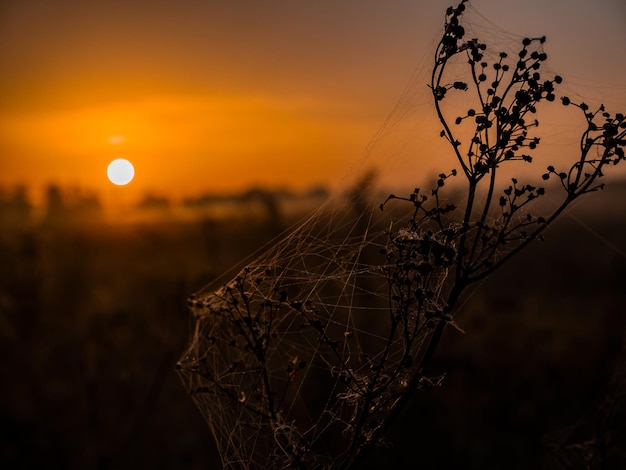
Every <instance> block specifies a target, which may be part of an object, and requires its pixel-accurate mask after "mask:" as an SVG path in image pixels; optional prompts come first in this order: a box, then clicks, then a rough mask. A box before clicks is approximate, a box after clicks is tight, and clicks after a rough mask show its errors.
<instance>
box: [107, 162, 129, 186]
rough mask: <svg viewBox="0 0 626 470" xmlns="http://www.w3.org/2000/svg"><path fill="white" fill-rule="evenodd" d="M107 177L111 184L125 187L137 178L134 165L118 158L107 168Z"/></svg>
mask: <svg viewBox="0 0 626 470" xmlns="http://www.w3.org/2000/svg"><path fill="white" fill-rule="evenodd" d="M107 176H108V177H109V180H110V181H111V183H113V184H116V185H118V186H124V185H125V184H128V183H130V182H131V181H132V179H133V177H134V176H135V168H134V167H133V164H132V163H131V162H129V161H128V160H126V159H125V158H116V159H115V160H113V161H112V162H111V163H109V166H108V167H107Z"/></svg>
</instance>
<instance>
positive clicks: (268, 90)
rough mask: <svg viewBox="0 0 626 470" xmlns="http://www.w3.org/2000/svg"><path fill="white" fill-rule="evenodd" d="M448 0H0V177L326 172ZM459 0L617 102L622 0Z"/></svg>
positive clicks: (360, 141)
mask: <svg viewBox="0 0 626 470" xmlns="http://www.w3.org/2000/svg"><path fill="white" fill-rule="evenodd" d="M449 4H450V2H448V1H447V0H437V1H415V0H396V1H393V2H381V1H377V0H366V1H361V0H359V1H356V0H350V1H342V2H336V1H329V0H323V1H315V2H313V1H298V2H293V1H287V0H271V1H264V2H258V1H250V0H241V1H235V2H226V1H213V0H185V1H181V2H171V1H167V0H150V1H147V0H145V1H144V0H134V1H131V2H129V1H125V0H111V1H106V2H104V1H91V2H83V1H79V0H58V1H55V2H50V1H47V0H24V1H19V2H18V1H10V0H2V1H1V2H0V67H1V70H2V73H1V74H0V103H1V104H0V162H1V164H2V172H0V185H2V186H4V187H12V186H14V185H16V184H24V185H27V186H28V187H29V188H30V192H31V196H32V197H34V198H35V199H36V200H37V201H41V199H42V197H43V196H42V193H43V192H44V190H43V188H44V187H45V186H46V185H47V184H49V183H56V184H60V185H63V186H69V185H71V186H78V187H81V188H83V189H88V190H93V191H97V194H98V196H99V197H100V198H101V199H105V200H107V202H111V201H109V200H111V199H114V198H115V197H117V195H116V194H115V193H113V194H112V191H111V188H110V185H109V183H108V181H107V180H106V178H105V169H106V165H107V163H108V162H109V161H111V160H112V159H113V158H115V157H118V156H123V157H126V158H128V159H129V160H130V161H131V162H133V164H134V165H135V168H136V179H135V180H134V182H133V184H132V185H129V186H128V187H126V188H125V190H124V197H125V199H126V200H132V201H136V200H138V199H139V198H141V197H143V196H144V195H145V193H147V192H149V193H157V194H158V195H160V196H166V197H174V198H182V197H196V196H198V195H199V194H202V193H206V192H233V191H242V190H245V189H247V188H248V187H249V186H251V185H257V186H258V185H260V186H263V187H269V188H277V187H287V188H289V189H308V188H310V187H311V186H317V185H320V184H324V185H326V184H331V185H336V184H337V183H338V182H339V181H341V180H342V178H344V177H345V176H346V174H349V173H350V172H351V171H352V168H353V167H354V165H358V163H359V162H360V161H361V160H362V158H363V149H364V148H365V147H366V145H367V144H368V143H369V142H370V140H371V139H372V138H373V136H374V134H375V132H376V130H377V129H378V128H379V127H380V125H381V124H382V122H383V121H384V119H385V117H386V116H387V115H388V113H389V112H390V111H391V109H392V108H393V106H394V104H395V103H396V101H397V100H398V98H399V96H400V95H401V93H402V91H403V90H404V89H405V86H406V85H407V83H409V81H410V78H411V75H412V73H414V72H417V73H418V75H419V73H420V71H422V70H426V73H427V71H428V68H429V67H430V60H431V59H430V52H431V49H432V47H433V46H434V44H436V42H437V40H438V39H439V35H440V32H441V27H442V24H443V13H444V12H445V8H446V7H447V6H449ZM471 5H472V8H471V15H472V21H483V20H482V19H481V18H480V15H484V16H485V17H486V18H487V19H488V20H489V21H490V22H492V23H493V25H492V26H495V25H497V26H498V27H500V28H502V30H503V31H506V32H508V33H512V34H517V35H522V36H523V35H527V36H541V35H547V36H548V43H547V44H546V50H547V52H548V54H549V56H550V60H549V66H550V68H551V69H552V70H554V71H556V72H558V73H559V74H561V75H562V76H564V77H565V79H566V81H565V83H564V87H563V92H567V93H568V94H572V93H574V94H576V93H579V94H582V95H583V96H584V97H585V99H590V100H591V101H593V102H595V103H600V102H606V103H607V104H608V103H612V104H614V105H615V106H617V105H619V104H622V105H624V104H626V82H625V80H624V77H625V76H626V61H625V60H624V48H623V44H624V42H626V30H624V28H623V25H624V23H625V22H626V5H625V4H624V3H623V2H622V1H621V0H600V1H595V2H589V1H587V0H570V1H541V0H527V1H523V2H520V1H517V0H475V1H474V2H472V3H471ZM466 16H468V19H469V17H470V12H469V11H468V14H467V15H466ZM494 46H496V45H494ZM426 54H428V55H426ZM420 77H421V75H420ZM427 78H428V77H427V75H424V80H422V81H421V82H419V84H417V83H413V84H412V86H413V87H414V89H417V91H418V95H417V97H415V98H413V102H411V103H410V104H409V107H411V106H412V107H413V108H412V111H414V115H413V116H412V119H413V120H412V121H410V122H408V123H407V126H410V127H412V128H418V127H422V126H427V125H429V122H430V118H431V115H430V114H427V113H426V111H424V112H422V109H423V106H424V104H425V101H424V100H425V99H428V96H427V93H425V92H426V91H427V90H426V89H425V84H426V79H427ZM424 97H426V98H424ZM621 107H623V106H621ZM568 119H569V118H568ZM436 133H438V129H437V128H436V126H435V128H434V129H433V134H432V136H431V137H432V138H435V137H436ZM434 140H437V139H434ZM411 145H412V146H411V147H410V150H411V151H412V152H413V156H412V159H413V160H414V163H413V165H414V166H413V167H412V168H413V172H416V171H415V169H420V170H421V171H424V172H426V171H437V172H439V171H441V168H440V164H439V163H438V158H437V157H436V156H435V155H433V153H434V152H433V151H432V149H433V144H432V143H431V142H430V138H428V139H419V141H418V142H413V143H412V144H411ZM381 158H382V157H381V156H378V157H377V160H376V161H375V162H374V164H376V165H379V166H380V165H381V164H383V163H382V162H381ZM403 174H405V172H399V173H398V174H397V175H396V178H400V177H401V176H402V175H403ZM412 178H413V176H412ZM405 183H406V181H405ZM410 184H414V183H413V182H411V183H410Z"/></svg>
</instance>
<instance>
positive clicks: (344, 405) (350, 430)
mask: <svg viewBox="0 0 626 470" xmlns="http://www.w3.org/2000/svg"><path fill="white" fill-rule="evenodd" d="M465 4H466V0H463V1H462V2H461V3H460V4H459V5H458V6H456V7H450V8H449V9H448V10H447V12H446V20H445V27H444V31H443V35H442V38H441V40H440V41H439V43H438V46H437V49H436V53H435V57H434V67H433V70H432V74H431V79H430V84H429V85H430V90H431V92H432V97H433V100H434V107H435V110H436V112H437V116H438V118H439V121H440V123H441V125H442V131H441V134H440V135H441V137H442V138H444V139H446V140H447V141H448V142H449V143H450V146H451V148H452V151H453V153H454V155H455V156H456V160H457V162H458V164H459V165H460V171H456V170H452V171H450V172H447V173H441V174H440V175H439V178H438V180H437V182H436V186H435V187H434V188H433V189H432V190H431V191H430V192H429V193H426V192H423V191H422V190H420V189H415V190H414V191H413V193H411V194H409V195H407V196H396V195H390V196H389V197H388V198H387V200H386V201H385V202H384V203H383V204H381V205H380V209H381V210H385V209H386V207H387V205H388V204H390V203H391V202H392V201H398V204H399V205H404V206H408V207H409V208H410V215H409V216H408V218H407V219H406V220H405V222H403V223H398V224H394V225H391V227H390V228H388V229H387V230H386V231H385V232H384V233H383V234H382V237H381V238H380V239H378V238H375V237H373V236H371V234H369V233H368V234H366V235H364V236H355V237H354V239H350V234H349V233H348V234H342V237H341V240H342V243H341V244H332V243H330V242H329V243H326V242H324V241H321V240H322V238H321V237H320V235H319V233H321V232H322V231H324V230H327V226H328V224H327V223H326V221H324V220H321V221H318V222H317V223H312V224H310V225H312V227H306V228H301V229H300V231H299V232H298V233H297V236H294V237H292V238H291V239H289V240H288V241H286V242H285V244H284V246H280V247H278V248H277V249H276V251H275V252H272V253H271V254H268V255H267V257H266V258H263V259H261V260H259V261H258V262H257V263H256V264H253V265H250V266H249V267H248V268H246V269H244V270H243V271H242V272H241V273H240V274H239V275H238V276H237V277H236V278H235V279H234V280H233V281H231V282H230V283H228V284H226V285H225V286H223V287H222V288H221V289H219V290H218V291H216V292H212V293H211V294H209V295H200V296H195V297H192V298H191V299H190V301H189V304H190V307H191V308H192V310H193V311H194V313H195V314H196V332H195V334H194V341H193V342H192V344H191V346H190V347H189V350H188V351H187V353H186V354H185V356H184V357H183V358H182V359H181V361H180V363H179V370H180V373H181V377H183V380H184V381H185V384H186V386H187V388H188V390H189V392H190V393H191V394H192V396H193V397H194V399H195V400H196V402H197V403H198V406H200V408H201V409H202V411H203V413H204V414H205V417H206V418H207V420H208V421H209V423H210V424H211V427H212V430H213V433H214V434H215V436H216V440H217V442H218V447H219V448H220V452H221V455H222V461H223V463H224V465H225V466H228V467H236V468H327V469H348V468H353V467H355V466H357V465H358V463H359V462H361V461H362V459H363V458H364V457H365V456H366V455H367V454H368V452H369V451H370V450H371V449H372V448H374V447H377V446H384V445H387V441H386V434H387V431H388V430H389V428H390V426H391V425H392V424H393V422H394V421H395V419H396V418H397V416H398V415H399V414H400V413H401V411H402V410H403V408H404V407H405V405H406V404H407V402H408V401H409V399H410V398H411V397H412V396H413V395H414V393H415V392H416V391H417V390H418V389H420V388H422V387H425V386H432V385H438V384H439V383H440V382H441V377H432V376H430V372H429V365H430V363H431V360H432V358H433V356H434V354H435V352H436V350H437V347H438V345H439V342H440V340H441V337H442V334H443V332H444V330H445V329H446V328H447V327H449V326H451V327H453V328H456V329H459V330H460V328H459V327H458V325H457V324H456V322H455V320H454V313H455V309H456V308H457V304H458V302H459V299H460V298H461V296H462V294H463V292H464V291H465V290H466V289H467V287H468V286H470V285H471V284H473V283H475V282H477V281H479V280H481V279H483V278H484V277H486V276H488V275H489V274H491V273H493V272H494V271H495V270H497V269H498V268H500V267H501V266H502V265H503V264H504V263H506V262H508V261H509V260H510V259H511V258H512V257H514V256H515V255H516V254H517V253H519V252H520V251H521V250H523V249H524V248H525V247H527V246H528V245H529V244H530V243H533V242H534V241H535V240H538V239H540V238H541V236H542V233H543V232H544V231H545V229H546V228H547V227H548V226H549V225H550V224H551V223H552V222H553V221H554V220H555V219H557V217H558V216H559V215H561V214H562V213H563V211H564V210H565V209H566V208H567V207H568V206H569V205H570V204H572V202H574V201H575V200H576V199H577V198H579V197H581V196H583V195H585V194H587V193H590V192H593V191H596V190H599V189H601V188H602V187H603V185H602V184H601V183H600V179H601V178H602V177H603V175H604V172H605V171H606V169H607V168H608V167H613V166H615V165H617V164H619V163H621V162H622V161H623V160H624V146H625V144H626V121H625V119H624V115H623V114H615V115H612V114H609V113H608V112H607V111H605V109H604V107H603V106H600V107H599V108H598V109H597V110H596V111H593V112H592V111H590V110H589V107H588V106H587V105H586V104H585V103H574V102H572V101H571V100H570V99H568V98H567V97H563V98H561V101H562V104H563V105H565V106H570V107H573V108H575V110H577V111H579V112H581V114H582V117H583V123H584V124H585V128H584V129H583V132H582V137H581V142H580V155H579V156H578V157H577V158H576V160H575V162H574V163H573V164H572V165H571V167H570V168H566V169H564V170H561V169H556V167H555V166H548V167H547V169H546V172H545V173H544V174H543V180H545V181H547V180H554V179H556V180H557V181H558V182H559V183H560V184H559V185H558V186H560V190H561V194H562V196H561V202H560V203H559V204H558V205H557V207H556V208H555V209H553V210H551V211H550V212H548V213H542V214H539V213H535V212H534V211H535V209H536V208H537V205H536V202H537V200H540V199H541V198H542V197H543V196H544V195H545V194H546V193H547V191H548V190H547V189H545V188H544V187H542V186H539V185H536V184H528V183H522V182H520V181H519V180H518V179H516V178H513V179H512V180H510V182H509V183H507V184H505V185H504V187H502V184H501V182H500V181H499V178H498V176H499V175H500V174H501V171H502V170H501V168H502V167H503V166H506V165H511V164H514V162H522V163H525V164H533V163H534V161H535V160H534V158H533V155H532V154H533V152H534V150H535V149H536V148H537V147H538V146H539V145H540V142H541V140H540V138H539V137H538V136H536V135H535V132H536V130H537V128H538V127H539V121H538V119H537V118H536V115H537V110H538V106H539V105H540V104H541V103H542V102H553V101H556V96H557V95H556V93H557V89H558V85H559V84H561V83H562V81H563V80H562V78H561V77H560V76H558V75H557V76H547V74H545V73H543V70H542V66H543V64H544V63H545V61H546V59H547V55H546V53H545V52H543V50H542V45H543V43H544V42H545V37H540V38H526V39H524V40H523V41H522V42H521V46H520V49H519V52H518V53H517V54H516V56H512V55H509V54H508V53H507V52H500V53H498V54H496V55H493V54H491V55H489V57H492V59H489V58H488V55H487V52H489V51H488V46H487V45H486V44H484V43H482V42H481V41H480V40H479V39H477V38H469V39H468V38H466V34H465V29H464V27H463V25H462V21H461V19H462V16H463V12H464V11H465ZM493 57H495V59H493ZM459 61H461V63H464V64H465V67H466V69H465V70H466V79H465V80H459V79H458V77H457V76H455V78H454V79H449V78H448V73H447V72H448V69H449V67H450V66H451V64H456V63H458V62H459ZM459 94H463V96H464V97H468V96H469V97H470V98H471V99H472V100H473V102H474V105H472V106H471V107H469V108H468V109H467V110H466V111H465V113H463V115H461V116H450V115H449V112H448V109H447V103H448V102H449V101H450V100H455V96H458V95H459ZM450 178H462V179H463V184H464V185H465V188H466V191H465V192H464V194H465V198H464V200H463V201H462V202H461V203H460V204H459V205H458V206H457V205H456V204H449V203H448V204H446V203H443V202H442V201H443V200H444V198H442V197H441V194H442V192H443V191H445V189H446V185H447V183H448V182H449V180H450ZM558 186H557V188H556V189H559V188H558ZM478 195H480V196H481V197H477V196H478ZM368 237H369V238H368ZM347 240H352V241H350V243H348V242H347ZM307 243H310V245H307ZM307 246H309V248H306V247H307ZM311 246H312V247H313V248H310V247H311ZM372 248H375V251H376V254H375V256H376V257H377V258H376V259H377V262H376V264H369V263H367V262H365V261H364V260H365V257H366V254H368V253H369V251H371V249H372ZM307 250H308V251H307ZM346 298H349V302H348V301H346ZM374 308H376V309H377V310H376V311H377V312H382V313H381V314H380V317H379V318H377V320H376V321H377V323H375V324H373V325H368V324H367V322H365V321H363V320H360V319H359V318H358V317H359V315H362V316H366V315H367V312H368V309H369V310H371V309H374ZM312 390H313V391H312ZM306 396H308V397H309V398H305V397H306ZM307 400H310V401H311V403H316V404H315V405H310V404H309V403H308V402H307Z"/></svg>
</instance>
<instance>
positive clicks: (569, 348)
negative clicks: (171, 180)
mask: <svg viewBox="0 0 626 470" xmlns="http://www.w3.org/2000/svg"><path fill="white" fill-rule="evenodd" d="M592 201H593V199H590V200H589V201H587V202H585V203H583V204H581V205H580V206H579V207H578V208H577V210H576V211H575V212H574V215H575V218H572V217H569V216H565V217H564V218H563V220H562V221H561V222H560V223H558V224H557V225H556V226H555V227H554V229H553V230H552V231H551V232H550V233H549V234H548V237H547V240H546V241H545V242H544V243H538V244H537V245H536V246H533V247H532V248H531V249H529V250H528V251H527V252H526V253H525V254H523V255H522V257H520V258H518V259H516V260H514V261H513V262H512V263H511V264H510V265H508V266H507V267H506V268H505V269H503V270H502V271H500V272H499V274H498V275H497V276H494V277H492V278H490V279H488V280H487V281H486V282H484V283H483V284H482V285H480V286H479V289H478V290H477V291H476V292H475V293H474V294H473V295H472V296H471V297H470V298H469V300H468V301H467V303H466V304H465V306H464V307H463V309H462V311H461V312H460V314H459V315H458V317H457V321H458V323H459V324H460V325H461V326H462V327H463V328H464V329H465V331H466V334H465V335H462V334H460V333H458V332H456V331H449V332H448V333H447V336H446V338H445V343H444V344H443V345H442V346H441V347H440V349H439V352H438V356H437V357H438V360H437V362H436V364H435V367H434V371H433V372H437V373H438V372H440V373H444V372H445V373H446V378H445V380H444V382H443V385H442V387H441V388H438V389H431V390H428V391H425V392H423V393H422V394H420V395H418V396H416V399H415V400H414V403H413V404H412V406H411V408H410V409H409V410H407V412H406V413H405V414H404V415H403V417H402V419H401V421H400V422H398V425H397V426H396V428H395V429H394V436H395V437H394V439H393V440H394V441H395V442H396V444H395V446H394V447H393V448H391V449H384V450H380V451H377V452H376V453H374V454H373V455H372V456H371V457H370V458H369V459H368V464H367V465H365V466H364V468H399V469H402V468H406V469H409V468H418V467H419V468H520V469H522V468H524V469H526V468H567V467H565V466H563V465H561V466H559V462H561V464H562V463H563V462H565V463H567V462H571V463H572V464H573V467H572V468H585V466H584V465H583V460H582V459H581V458H580V455H583V454H584V452H585V450H586V449H589V448H590V446H592V447H593V446H594V445H596V444H602V446H603V447H602V446H600V447H598V448H599V449H604V450H605V453H606V456H607V460H606V462H607V468H626V451H625V449H626V433H625V426H624V423H626V405H625V403H624V401H625V400H626V397H625V395H626V379H625V378H624V374H625V373H626V370H625V364H626V361H625V359H624V350H623V348H624V338H625V334H626V285H625V284H626V255H625V253H626V216H625V215H624V214H625V213H626V187H624V185H621V186H620V185H614V186H613V187H611V186H609V188H608V189H607V191H605V192H604V193H603V194H601V195H599V196H598V197H597V198H596V200H595V202H592ZM275 209H276V208H275ZM79 222H80V221H79ZM581 222H582V223H581ZM287 223H288V222H287V221H286V220H284V219H282V218H281V217H280V211H279V210H275V211H274V212H271V213H270V216H268V217H267V218H259V219H246V218H244V219H234V220H210V219H204V220H199V221H195V222H176V223H174V222H171V221H170V222H160V223H157V222H152V223H148V222H143V223H138V224H133V225H125V226H110V225H103V224H101V223H92V224H82V223H77V222H76V221H65V222H63V223H49V224H47V225H42V224H23V225H22V226H19V224H17V225H11V224H8V223H5V224H3V226H2V232H1V237H0V265H1V271H0V370H1V371H2V382H1V385H0V423H1V427H0V432H1V433H2V436H1V438H0V467H2V468H68V469H106V468H113V469H133V470H136V469H138V468H163V469H200V468H202V469H213V468H220V465H219V457H218V455H217V454H216V450H215V448H214V445H213V443H212V439H211V436H210V433H209V431H208V429H207V427H206V425H205V423H204V422H203V420H202V418H201V416H200V415H199V413H198V412H197V410H196V408H195V407H194V405H193V403H192V401H191V400H190V399H189V397H188V396H187V395H186V392H185V390H184V389H183V387H182V385H181V382H180V380H179V378H178V376H177V375H176V373H175V368H174V366H175V363H176V361H177V359H178V357H179V356H180V354H181V353H182V351H183V349H184V347H185V343H186V341H187V337H188V333H189V327H190V316H189V313H188V311H187V310H186V307H185V298H186V297H187V296H188V295H189V294H190V293H192V292H194V291H195V290H197V289H199V288H200V287H202V286H203V285H204V284H206V283H208V282H210V281H211V280H213V279H214V278H215V277H216V276H217V275H219V274H220V273H221V272H223V271H224V270H225V269H227V268H229V267H231V266H233V265H234V264H235V263H236V262H237V261H239V260H240V259H241V258H243V257H245V256H246V255H248V254H249V253H251V252H252V251H253V250H254V249H256V248H257V247H258V246H260V245H261V244H262V243H263V242H265V241H267V240H269V239H271V238H272V237H273V236H274V235H275V234H276V233H277V230H279V229H280V228H282V227H284V226H286V225H287ZM619 361H622V362H621V364H622V365H621V368H620V366H619ZM620 373H621V375H620Z"/></svg>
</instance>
